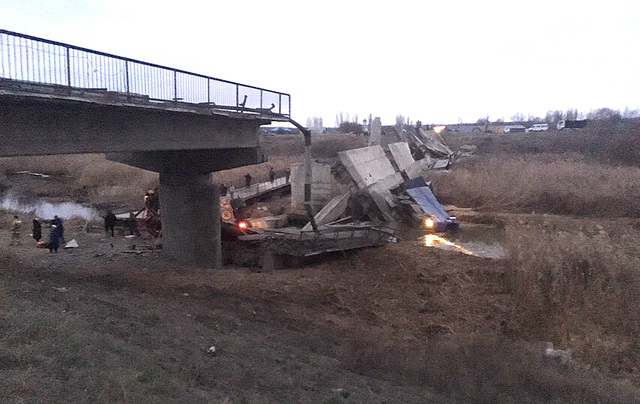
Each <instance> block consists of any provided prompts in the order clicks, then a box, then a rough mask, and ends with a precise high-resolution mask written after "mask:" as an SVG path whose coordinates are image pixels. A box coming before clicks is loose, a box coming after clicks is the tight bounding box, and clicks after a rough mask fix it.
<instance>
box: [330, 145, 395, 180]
mask: <svg viewBox="0 0 640 404" xmlns="http://www.w3.org/2000/svg"><path fill="white" fill-rule="evenodd" d="M338 158H339V159H340V162H341V163H342V165H344V167H345V168H346V169H347V171H348V172H349V174H350V175H351V178H352V179H353V181H354V182H355V183H356V185H357V187H358V188H360V189H366V188H368V187H370V186H371V185H373V184H375V183H376V182H378V181H384V183H385V185H386V186H387V189H390V188H392V187H396V186H398V185H400V184H401V183H402V175H400V173H398V172H396V170H395V169H394V168H393V166H392V165H391V162H389V159H388V158H387V155H386V154H385V152H384V150H382V147H381V146H379V145H376V146H368V147H362V148H360V149H353V150H346V151H342V152H339V153H338Z"/></svg>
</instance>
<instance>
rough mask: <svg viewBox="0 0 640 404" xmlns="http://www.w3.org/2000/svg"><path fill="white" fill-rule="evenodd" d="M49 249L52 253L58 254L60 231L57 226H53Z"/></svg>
mask: <svg viewBox="0 0 640 404" xmlns="http://www.w3.org/2000/svg"><path fill="white" fill-rule="evenodd" d="M56 217H57V216H56ZM47 247H49V252H50V253H52V252H54V251H55V252H56V253H57V252H58V248H59V247H60V230H59V228H58V226H56V225H55V224H52V225H51V230H49V245H47Z"/></svg>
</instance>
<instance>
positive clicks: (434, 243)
mask: <svg viewBox="0 0 640 404" xmlns="http://www.w3.org/2000/svg"><path fill="white" fill-rule="evenodd" d="M422 239H423V240H424V245H425V246H427V247H440V246H443V247H452V248H453V249H455V250H458V251H460V252H461V253H463V254H467V255H475V254H474V253H473V251H469V250H467V249H466V248H464V247H463V246H461V245H458V244H456V243H454V242H451V241H449V240H447V239H446V238H444V237H440V236H437V235H435V234H425V235H424V236H423V237H422Z"/></svg>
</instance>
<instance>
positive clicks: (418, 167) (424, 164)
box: [404, 156, 435, 180]
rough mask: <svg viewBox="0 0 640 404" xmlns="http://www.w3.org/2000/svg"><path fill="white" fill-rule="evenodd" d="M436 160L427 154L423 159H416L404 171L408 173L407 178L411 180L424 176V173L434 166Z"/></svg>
mask: <svg viewBox="0 0 640 404" xmlns="http://www.w3.org/2000/svg"><path fill="white" fill-rule="evenodd" d="M434 163H435V161H434V160H433V159H432V158H431V157H429V156H425V157H424V158H423V159H421V160H418V161H414V162H413V164H411V165H410V166H409V167H407V168H406V169H405V170H404V172H405V174H406V175H407V178H409V179H410V180H412V179H414V178H418V177H422V174H423V173H424V172H425V171H427V170H430V169H431V168H433V165H434Z"/></svg>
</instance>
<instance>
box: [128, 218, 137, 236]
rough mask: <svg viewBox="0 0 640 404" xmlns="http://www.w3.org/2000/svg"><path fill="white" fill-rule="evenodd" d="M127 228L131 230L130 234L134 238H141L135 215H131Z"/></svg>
mask: <svg viewBox="0 0 640 404" xmlns="http://www.w3.org/2000/svg"><path fill="white" fill-rule="evenodd" d="M127 228H128V229H129V234H130V235H132V236H139V235H140V233H139V232H138V223H137V222H136V215H135V214H134V213H129V218H128V219H127Z"/></svg>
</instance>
